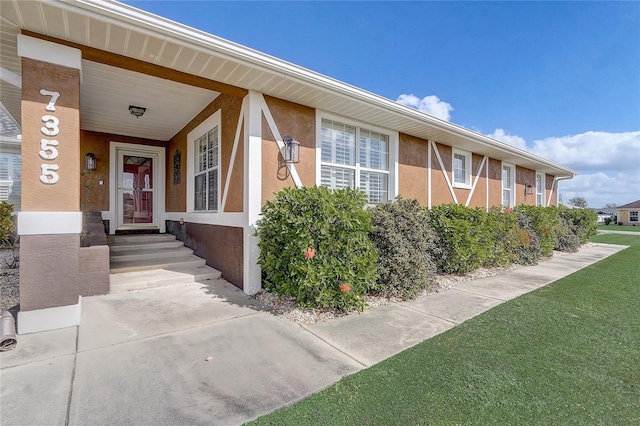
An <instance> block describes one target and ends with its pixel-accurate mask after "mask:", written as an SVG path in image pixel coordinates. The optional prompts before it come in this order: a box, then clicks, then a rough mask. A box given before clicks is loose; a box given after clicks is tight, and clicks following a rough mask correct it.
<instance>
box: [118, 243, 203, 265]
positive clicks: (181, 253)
mask: <svg viewBox="0 0 640 426" xmlns="http://www.w3.org/2000/svg"><path fill="white" fill-rule="evenodd" d="M189 255H193V250H191V249H190V248H188V247H185V246H181V247H167V248H162V247H161V248H155V247H152V248H149V247H144V248H137V249H136V248H133V249H130V250H120V251H116V252H115V253H114V252H111V253H110V256H109V259H110V261H111V263H114V262H123V261H127V260H146V259H149V260H152V259H155V260H158V261H160V260H161V259H174V258H176V257H188V256H189Z"/></svg>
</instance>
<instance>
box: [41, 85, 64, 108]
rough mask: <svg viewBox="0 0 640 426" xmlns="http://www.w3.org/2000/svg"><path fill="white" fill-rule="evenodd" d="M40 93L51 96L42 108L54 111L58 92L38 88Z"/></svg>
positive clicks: (58, 95)
mask: <svg viewBox="0 0 640 426" xmlns="http://www.w3.org/2000/svg"><path fill="white" fill-rule="evenodd" d="M40 94H41V95H42V96H51V100H50V101H49V103H48V104H47V106H46V107H44V109H46V110H47V111H55V110H56V102H57V101H58V98H59V97H60V93H59V92H52V91H50V90H44V89H40Z"/></svg>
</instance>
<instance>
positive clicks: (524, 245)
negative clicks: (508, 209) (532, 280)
mask: <svg viewBox="0 0 640 426" xmlns="http://www.w3.org/2000/svg"><path fill="white" fill-rule="evenodd" d="M515 215H516V217H517V220H518V227H517V229H516V231H515V232H514V237H515V239H516V243H515V244H516V246H517V251H516V259H515V263H519V264H521V265H535V264H536V263H538V261H539V260H540V258H541V257H542V255H543V252H542V248H541V246H540V237H539V236H538V233H537V232H536V228H535V227H534V226H533V225H532V223H531V218H530V216H529V215H528V214H527V212H526V210H524V209H520V210H518V211H517V212H516V213H515ZM547 233H548V231H545V232H544V234H545V235H546V234H547ZM551 253H553V248H552V249H551Z"/></svg>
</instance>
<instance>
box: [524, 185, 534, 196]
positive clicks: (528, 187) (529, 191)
mask: <svg viewBox="0 0 640 426" xmlns="http://www.w3.org/2000/svg"><path fill="white" fill-rule="evenodd" d="M527 195H533V186H532V185H531V184H530V183H528V184H527V185H526V186H525V188H524V196H525V197H526V196H527Z"/></svg>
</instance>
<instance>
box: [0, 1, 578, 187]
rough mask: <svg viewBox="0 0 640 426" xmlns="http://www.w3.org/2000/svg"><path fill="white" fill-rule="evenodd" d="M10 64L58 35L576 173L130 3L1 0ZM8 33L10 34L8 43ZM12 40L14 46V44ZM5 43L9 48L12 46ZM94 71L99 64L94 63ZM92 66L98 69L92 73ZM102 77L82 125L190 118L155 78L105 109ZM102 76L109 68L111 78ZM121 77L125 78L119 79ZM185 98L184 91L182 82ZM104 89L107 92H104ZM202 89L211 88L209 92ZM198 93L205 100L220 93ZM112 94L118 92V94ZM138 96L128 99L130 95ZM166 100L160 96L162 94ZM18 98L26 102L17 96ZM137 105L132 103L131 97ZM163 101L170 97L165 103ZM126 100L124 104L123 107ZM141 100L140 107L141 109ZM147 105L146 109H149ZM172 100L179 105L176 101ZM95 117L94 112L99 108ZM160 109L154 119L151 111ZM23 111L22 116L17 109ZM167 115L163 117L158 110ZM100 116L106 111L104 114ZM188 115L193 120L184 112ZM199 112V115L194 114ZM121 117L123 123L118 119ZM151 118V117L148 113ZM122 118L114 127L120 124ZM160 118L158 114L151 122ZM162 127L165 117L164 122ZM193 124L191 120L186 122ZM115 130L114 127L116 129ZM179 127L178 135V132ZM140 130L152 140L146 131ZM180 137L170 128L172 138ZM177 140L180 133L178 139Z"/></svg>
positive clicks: (4, 56)
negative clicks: (131, 108)
mask: <svg viewBox="0 0 640 426" xmlns="http://www.w3.org/2000/svg"><path fill="white" fill-rule="evenodd" d="M0 3H1V6H2V7H1V10H0V12H1V17H2V21H1V23H2V27H3V28H2V52H1V58H0V59H1V61H2V66H3V67H5V63H6V64H7V65H6V68H7V69H8V70H10V71H11V72H14V73H17V74H20V69H19V62H20V61H19V58H17V55H16V54H15V49H14V47H13V45H12V44H15V34H17V32H18V31H19V30H20V29H25V30H29V31H33V32H36V33H39V34H44V35H47V36H51V37H55V38H58V39H61V40H66V41H70V42H73V43H78V44H80V45H84V46H89V47H93V48H96V49H100V50H103V51H107V52H111V53H115V54H118V55H122V56H125V57H130V58H133V59H137V60H141V61H144V62H147V63H151V64H156V65H160V66H163V67H167V68H171V69H173V70H176V71H179V72H183V73H186V74H190V75H194V76H198V77H202V78H205V79H209V80H214V81H218V82H222V83H226V84H228V85H231V86H235V87H238V88H242V89H248V90H255V91H258V92H261V93H264V94H266V95H270V96H273V97H277V98H280V99H284V100H288V101H291V102H295V103H299V104H302V105H306V106H309V107H312V108H317V109H320V110H324V111H330V112H332V113H334V114H339V115H344V116H345V117H349V118H353V119H356V120H360V121H363V122H366V123H372V124H374V125H376V126H379V127H386V128H389V129H393V130H397V131H399V132H402V133H406V134H409V135H412V136H416V137H419V138H422V139H431V140H435V141H438V142H440V143H444V144H447V145H452V146H456V147H459V148H462V149H468V150H472V151H473V152H476V153H478V154H484V155H489V156H491V157H492V158H496V159H499V160H503V161H509V162H511V163H514V164H518V165H520V166H523V167H528V168H531V169H534V170H538V171H542V172H545V173H551V174H554V175H558V176H570V175H572V174H573V173H574V172H573V171H572V170H570V169H567V168H565V167H563V166H561V165H558V164H555V163H553V162H550V161H548V160H546V159H544V158H540V157H537V156H535V155H533V154H530V153H527V152H525V151H522V150H519V149H517V148H514V147H512V146H509V145H506V144H504V143H501V142H499V141H496V140H493V139H491V138H488V137H486V136H484V135H481V134H478V133H476V132H473V131H471V130H469V129H466V128H464V127H462V126H458V125H456V124H453V123H449V122H445V121H442V120H439V119H437V118H435V117H432V116H429V115H427V114H425V113H422V112H419V111H416V110H413V109H411V108H409V107H405V106H403V105H399V104H397V103H396V102H393V101H391V100H389V99H385V98H382V97H380V96H377V95H375V94H372V93H369V92H366V91H364V90H361V89H358V88H356V87H353V86H350V85H348V84H345V83H342V82H340V81H337V80H335V79H332V78H330V77H327V76H323V75H321V74H318V73H315V72H313V71H310V70H307V69H304V68H302V67H299V66H296V65H294V64H290V63H287V62H285V61H282V60H279V59H277V58H273V57H271V56H268V55H265V54H263V53H260V52H257V51H255V50H252V49H249V48H246V47H244V46H240V45H238V44H235V43H232V42H229V41H227V40H224V39H221V38H219V37H216V36H212V35H210V34H207V33H205V32H202V31H199V30H195V29H193V28H190V27H187V26H185V25H182V24H179V23H177V22H173V21H170V20H167V19H165V18H161V17H158V16H155V15H152V14H149V13H147V12H143V11H140V10H138V9H136V8H134V7H131V6H128V5H124V4H121V3H118V2H114V1H101V0H75V1H72V0H41V1H28V2H27V1H18V0H2V1H1V2H0ZM5 27H7V28H8V29H7V31H8V33H11V37H13V40H12V39H11V37H5ZM5 43H6V44H5ZM5 46H6V47H5ZM93 65H95V64H93ZM91 67H92V65H91V64H90V65H89V68H91ZM94 68H95V69H94V71H96V72H95V74H96V77H95V78H96V79H99V80H100V81H99V82H94V83H95V84H92V83H91V79H92V78H93V77H92V76H91V74H92V73H91V72H87V73H86V74H84V73H83V78H84V77H85V76H86V78H88V79H89V80H88V81H86V80H85V83H88V84H92V86H91V87H92V88H91V89H90V90H89V89H87V92H86V93H85V92H84V91H83V94H82V96H83V100H84V99H86V100H85V101H83V103H82V108H87V109H88V110H90V112H89V115H85V114H84V112H83V117H82V123H83V124H82V125H83V126H89V127H91V129H98V128H100V129H102V130H101V131H109V132H114V133H120V132H122V131H125V130H126V131H127V132H131V131H136V133H135V134H132V135H135V136H141V137H150V135H149V134H147V136H144V134H146V132H150V131H152V127H153V126H146V125H144V127H142V126H143V125H142V123H141V120H142V118H141V119H139V120H135V117H133V116H129V117H126V119H127V121H124V118H123V117H121V116H115V115H107V113H108V114H115V111H122V108H123V104H125V103H126V105H124V107H125V110H124V111H125V112H126V113H127V114H128V112H127V111H126V107H128V105H129V104H133V105H139V106H149V105H153V107H154V109H155V108H157V107H159V108H160V109H161V110H162V114H163V115H162V117H166V115H164V114H166V113H168V111H171V115H174V114H176V113H179V112H182V110H183V109H184V108H188V107H189V105H187V104H189V103H188V102H186V99H185V102H182V101H181V100H178V104H179V105H180V107H176V108H171V105H173V102H174V101H173V99H172V97H173V94H172V95H171V97H169V98H168V99H167V100H168V101H169V102H168V103H169V104H167V105H156V104H161V103H162V102H157V99H158V98H157V97H153V96H148V97H146V96H145V95H146V93H147V92H146V91H145V90H142V86H145V87H146V85H147V84H148V85H149V87H148V88H150V89H151V90H152V91H153V90H157V89H158V88H159V87H158V86H157V84H156V83H157V81H154V79H153V78H147V77H146V76H145V77H140V76H138V75H136V76H135V77H140V78H135V79H134V80H135V82H136V84H140V85H141V87H140V90H137V89H138V87H136V86H134V87H133V88H132V90H134V93H135V94H136V95H137V96H138V97H139V98H140V99H141V100H140V101H135V100H133V99H132V100H127V101H126V102H125V99H124V98H120V99H119V100H118V102H119V103H117V104H116V103H115V102H116V99H115V94H112V93H104V91H103V93H102V95H107V96H111V95H113V97H114V99H113V102H114V103H113V104H112V105H111V106H110V108H109V111H106V112H105V111H104V110H103V111H99V109H100V107H99V105H98V102H97V99H98V98H100V97H101V96H100V94H99V93H98V92H96V93H94V91H98V90H99V89H100V85H99V83H104V82H109V85H108V87H109V88H111V87H114V86H117V85H116V84H113V83H112V82H111V80H109V81H107V80H106V79H107V77H106V76H105V75H104V73H107V74H108V71H104V69H103V67H100V66H95V67H94ZM98 71H104V72H102V73H100V72H98ZM120 74H122V76H121V77H120ZM130 77H131V75H129V76H128V75H127V72H125V71H124V70H121V69H117V70H116V71H114V72H112V73H111V75H110V76H109V77H108V78H114V79H116V80H114V81H119V80H117V79H118V78H120V79H121V80H123V81H121V83H123V84H125V85H126V84H128V83H129V84H130V83H132V82H133V80H132V79H131V78H130ZM162 81H163V82H164V87H165V88H168V87H169V86H173V85H172V84H168V81H166V80H162ZM2 88H3V93H2V98H1V100H2V101H3V103H5V98H6V99H7V102H6V103H5V105H6V107H7V110H9V111H10V112H11V114H13V115H14V116H15V118H16V119H18V120H19V118H18V117H19V114H18V115H17V116H16V115H15V111H16V107H15V106H14V105H13V104H12V95H11V93H7V94H6V95H5V93H4V89H5V83H4V82H3V86H2ZM173 88H175V90H176V91H177V92H180V91H181V90H182V89H178V88H177V86H174V87H173ZM103 89H104V86H103ZM200 90H202V89H200ZM200 90H196V92H197V93H198V94H199V95H202V98H199V99H204V98H206V96H207V95H208V96H210V99H209V101H210V100H212V99H213V93H211V92H209V93H208V94H207V95H205V92H201V91H200ZM9 92H11V90H9ZM109 92H110V90H109ZM128 94H130V92H127V93H120V95H121V96H125V97H126V95H128ZM155 95H159V93H157V92H156V93H155ZM18 99H19V97H18ZM127 99H130V98H127ZM161 99H164V98H161ZM120 101H121V102H120ZM134 102H135V103H134ZM145 102H146V105H145ZM170 104H171V105H170ZM17 108H19V106H18V107H17ZM94 111H95V112H94ZM151 111H152V110H151V109H149V110H148V113H151ZM18 112H19V111H18ZM158 112H160V111H158ZM99 113H102V114H103V115H102V116H100V117H97V115H98V114H99ZM185 115H188V114H185ZM193 115H194V114H192V115H191V116H193ZM106 117H109V119H110V120H109V122H111V123H117V122H118V121H119V120H120V121H121V122H122V123H126V124H129V123H128V122H130V119H133V120H134V121H133V122H131V123H130V124H131V125H133V123H135V121H138V123H135V124H136V125H137V126H141V127H140V129H138V130H134V129H133V127H132V128H121V129H120V130H118V129H115V130H113V129H112V128H110V127H109V128H108V129H107V128H106V127H104V126H107V120H106ZM118 117H119V118H118ZM149 117H151V115H150V116H149ZM111 120H114V121H111ZM149 120H150V121H151V118H150V119H149ZM158 120H159V121H157V122H156V124H158V123H160V121H162V120H161V119H160V116H159V117H158ZM184 124H186V122H183V123H182V125H184ZM112 125H113V124H112ZM177 130H179V129H174V133H175V132H176V131H177ZM141 133H142V134H143V135H141ZM168 133H171V131H168V130H165V131H164V133H163V134H164V135H166V134H168ZM171 136H172V135H171Z"/></svg>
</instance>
